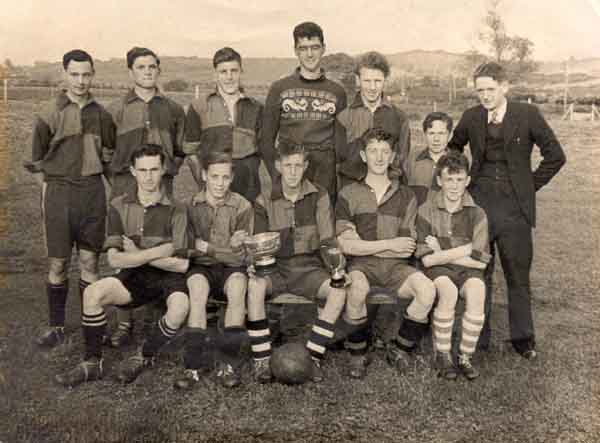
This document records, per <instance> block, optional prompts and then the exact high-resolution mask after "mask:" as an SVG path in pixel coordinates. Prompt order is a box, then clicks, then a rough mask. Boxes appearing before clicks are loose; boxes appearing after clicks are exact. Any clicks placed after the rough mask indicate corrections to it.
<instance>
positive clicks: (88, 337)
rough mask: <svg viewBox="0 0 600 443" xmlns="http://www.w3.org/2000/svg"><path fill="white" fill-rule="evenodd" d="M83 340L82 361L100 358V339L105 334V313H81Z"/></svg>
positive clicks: (102, 311)
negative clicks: (83, 353)
mask: <svg viewBox="0 0 600 443" xmlns="http://www.w3.org/2000/svg"><path fill="white" fill-rule="evenodd" d="M81 326H82V328H83V338H84V340H85V355H84V359H85V360H89V359H91V358H97V359H101V358H102V337H104V334H105V332H106V313H105V312H104V309H102V310H101V311H100V312H99V313H97V314H86V313H85V312H84V313H83V315H82V317H81Z"/></svg>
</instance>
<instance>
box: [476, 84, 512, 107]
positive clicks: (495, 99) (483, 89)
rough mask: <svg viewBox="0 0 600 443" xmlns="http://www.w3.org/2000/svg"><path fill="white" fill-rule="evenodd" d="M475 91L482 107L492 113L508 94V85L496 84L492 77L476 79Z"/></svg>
mask: <svg viewBox="0 0 600 443" xmlns="http://www.w3.org/2000/svg"><path fill="white" fill-rule="evenodd" d="M475 91H477V96H478V97H479V101H480V102H481V104H482V105H483V107H484V108H485V109H487V110H488V111H493V110H494V109H496V108H497V107H498V106H500V105H501V104H502V103H503V102H504V100H505V96H506V93H507V92H508V83H507V82H502V83H498V82H497V81H496V80H494V79H493V78H492V77H477V79H475Z"/></svg>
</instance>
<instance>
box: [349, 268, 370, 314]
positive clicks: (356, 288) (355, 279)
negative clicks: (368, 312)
mask: <svg viewBox="0 0 600 443" xmlns="http://www.w3.org/2000/svg"><path fill="white" fill-rule="evenodd" d="M350 277H351V279H352V285H351V286H350V288H349V289H348V298H347V302H348V304H349V305H351V306H352V307H357V306H362V305H364V304H365V303H366V301H367V295H368V293H369V290H370V289H371V287H370V286H369V282H368V281H367V278H366V277H365V275H364V274H363V273H362V272H351V273H350Z"/></svg>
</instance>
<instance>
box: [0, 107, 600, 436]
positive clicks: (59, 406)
mask: <svg viewBox="0 0 600 443" xmlns="http://www.w3.org/2000/svg"><path fill="white" fill-rule="evenodd" d="M38 108H39V105H37V104H34V103H33V102H10V103H9V110H8V117H7V118H8V120H7V122H8V124H7V128H8V131H7V133H6V134H5V136H4V135H2V127H1V125H0V141H1V140H2V139H3V137H6V140H7V143H6V144H5V145H3V146H2V148H3V149H4V152H2V155H3V159H6V160H5V161H3V162H2V166H3V168H2V172H3V179H2V181H1V184H2V186H0V188H1V191H2V199H1V200H0V221H1V222H2V227H3V228H2V229H3V230H2V233H3V235H2V237H0V254H1V255H3V256H4V257H5V258H6V259H7V260H8V262H10V261H11V260H13V261H15V262H16V261H19V260H21V261H22V262H23V265H24V267H25V272H12V273H4V274H0V286H1V288H2V289H1V296H0V442H3V443H9V442H10V443H12V442H21V441H22V442H65V443H66V442H73V443H74V442H196V441H198V442H204V441H212V442H231V441H242V442H258V441H284V442H285V441H306V442H317V441H339V442H342V441H370V442H393V441H403V442H404V441H405V442H455V443H458V442H465V443H466V442H498V443H500V442H502V443H504V442H540V443H541V442H585V443H591V442H597V441H600V417H599V412H598V411H599V410H600V383H599V380H600V326H599V324H598V316H599V314H600V301H599V300H598V297H597V294H598V282H599V281H600V278H599V277H600V276H599V273H600V255H599V254H598V252H597V251H598V247H599V246H600V238H599V235H600V234H599V233H600V226H598V221H597V220H598V219H600V198H599V197H598V191H597V190H598V189H600V187H599V185H600V173H599V172H598V171H599V166H600V162H599V161H598V156H600V131H599V126H598V124H597V123H596V124H592V123H583V122H578V123H570V122H562V121H558V120H552V121H551V124H552V126H553V127H554V128H555V130H556V132H557V135H558V137H559V139H561V141H562V142H563V144H564V147H565V150H566V152H567V156H568V163H567V166H566V167H565V168H564V170H563V171H562V172H561V173H560V175H559V176H558V177H557V178H556V179H555V180H554V181H553V182H552V183H551V184H550V185H548V186H547V187H546V188H544V189H543V190H542V191H541V192H540V193H539V194H538V209H539V226H538V229H537V230H536V232H535V248H536V255H535V263H534V269H533V273H532V287H533V294H534V309H535V314H534V316H535V321H536V327H537V333H538V347H539V351H540V354H541V356H540V358H539V359H538V360H537V361H535V362H527V361H525V360H523V359H522V358H520V357H519V356H517V355H516V354H514V353H513V352H512V351H511V349H510V347H509V346H507V344H506V343H505V340H506V338H507V336H508V333H507V329H506V326H507V321H506V315H507V314H506V303H505V291H504V285H503V283H501V284H499V285H498V288H497V289H496V292H495V294H494V296H495V299H494V300H495V307H494V312H493V325H494V330H495V337H494V341H493V344H492V349H491V350H490V351H489V352H487V353H485V354H480V355H477V359H476V363H477V365H478V366H479V367H480V369H481V372H482V377H481V378H480V379H478V380H477V381H475V382H472V383H469V382H467V381H465V380H464V379H461V380H459V381H457V382H454V383H448V382H444V381H441V380H439V379H437V378H436V377H435V374H434V373H433V372H432V370H431V369H430V353H429V351H428V350H427V349H426V351H425V352H424V353H423V354H422V355H420V356H419V358H417V359H416V362H415V365H414V367H413V368H412V369H411V370H410V371H409V372H408V373H406V374H402V375H400V374H398V373H396V372H395V371H394V370H392V369H391V368H389V367H388V366H387V365H386V363H385V362H384V360H383V358H382V355H381V354H377V353H376V354H375V360H374V363H373V364H372V366H371V367H370V371H369V374H368V376H367V378H366V379H365V380H364V381H361V382H353V381H350V380H349V379H348V378H347V377H346V376H345V372H346V355H345V354H344V353H341V352H333V353H330V354H329V356H328V359H327V365H326V373H327V378H326V381H325V382H324V383H323V384H321V385H315V384H306V385H303V386H299V387H287V386H282V385H279V384H272V385H268V386H261V385H257V384H255V383H254V382H252V381H251V380H250V375H249V373H245V374H244V385H243V386H242V387H241V388H239V389H237V390H234V391H229V390H225V389H224V388H221V387H220V386H219V385H217V384H215V383H214V382H213V381H212V380H207V381H206V383H205V384H204V385H203V386H202V387H201V388H200V389H198V390H196V391H194V392H192V393H186V394H181V393H178V392H175V391H174V390H173V389H172V387H171V385H172V382H173V380H174V378H175V377H176V376H178V375H179V374H180V371H181V355H180V354H181V351H180V347H179V346H178V343H175V344H174V345H173V346H171V347H170V348H169V349H167V350H166V351H165V352H164V353H163V354H162V355H161V357H160V359H159V364H158V367H156V368H154V369H153V370H152V371H149V372H148V373H144V374H143V375H142V376H141V377H140V378H139V379H138V380H137V381H136V382H135V383H133V384H132V385H130V386H121V385H119V384H117V383H116V382H114V381H113V380H112V378H111V374H114V369H115V368H116V366H117V364H118V362H119V361H120V360H122V359H123V358H124V357H125V356H127V355H128V354H129V353H130V352H132V351H133V350H134V348H133V347H130V348H128V349H125V350H123V351H120V350H107V351H106V355H105V361H106V362H107V369H108V371H107V373H108V376H107V377H106V378H105V379H104V380H103V381H100V382H96V383H90V384H88V385H86V386H82V387H80V388H77V389H74V390H66V389H64V388H62V387H59V386H57V385H55V384H54V383H53V381H52V379H53V376H54V374H55V373H56V372H58V371H61V370H64V369H66V368H69V367H71V366H72V365H74V364H76V363H77V362H78V361H79V359H80V356H81V353H82V349H83V342H82V339H81V335H80V330H79V328H78V323H79V320H78V313H79V301H78V298H77V296H76V293H75V292H74V291H72V292H71V295H70V298H69V312H68V320H67V330H68V333H69V337H70V340H69V342H68V343H67V344H66V345H65V346H62V347H60V348H58V349H55V350H52V351H50V352H40V351H38V350H37V349H35V348H34V346H33V345H32V344H31V340H32V337H34V336H35V334H36V333H37V332H38V331H39V329H40V328H41V326H42V325H43V324H44V322H45V320H46V315H47V314H46V309H47V308H46V300H45V295H44V274H45V260H44V257H43V253H44V252H43V251H44V249H43V244H42V237H41V229H40V214H39V208H38V202H39V191H38V189H37V187H36V186H35V185H34V183H33V181H32V180H31V178H30V177H29V176H28V175H27V174H26V173H25V172H24V171H23V169H22V168H21V167H20V153H21V152H22V151H23V149H25V146H26V137H27V134H28V132H29V131H30V129H31V117H32V113H33V112H34V111H35V110H36V109H38ZM424 112H425V110H423V113H424ZM1 121H2V115H1V114H0V122H1ZM417 127H418V122H415V140H417V144H419V143H420V142H421V140H422V138H421V137H420V136H417V129H416V128H417ZM0 145H1V144H0ZM7 177H8V180H6V178H7ZM191 189H192V188H191V183H190V176H189V173H188V172H187V170H185V171H184V173H183V176H182V179H181V180H180V181H179V183H177V188H176V192H177V193H179V194H183V195H188V194H189V193H190V192H191ZM8 262H7V263H8ZM7 269H8V270H10V269H12V268H10V267H8V268H7ZM15 269H17V270H18V267H17V268H15ZM75 278H76V274H73V275H72V281H73V282H75V281H76V280H75ZM497 279H498V280H499V281H500V282H502V276H501V273H500V272H499V273H498V275H497ZM72 286H73V287H74V286H76V285H75V284H73V285H72ZM290 309H291V308H290ZM311 309H312V308H310V307H303V308H298V312H295V313H293V315H291V316H290V324H288V325H287V326H288V328H289V329H290V330H289V331H288V333H290V334H296V333H298V334H301V333H304V332H305V328H302V327H300V326H301V325H300V323H299V319H301V318H303V317H304V318H306V317H308V316H309V315H310V314H311V313H312V311H311ZM290 339H298V337H293V336H292V337H290Z"/></svg>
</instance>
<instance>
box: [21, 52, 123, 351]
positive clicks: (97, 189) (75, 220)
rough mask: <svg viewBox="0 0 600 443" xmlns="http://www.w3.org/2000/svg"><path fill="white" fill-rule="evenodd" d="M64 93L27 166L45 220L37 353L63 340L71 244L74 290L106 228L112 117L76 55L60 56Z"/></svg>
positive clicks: (94, 265)
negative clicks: (75, 261) (44, 310)
mask: <svg viewBox="0 0 600 443" xmlns="http://www.w3.org/2000/svg"><path fill="white" fill-rule="evenodd" d="M63 68H64V74H65V82H66V85H67V89H66V90H65V91H62V92H61V93H60V94H59V95H58V97H57V98H56V99H55V100H53V101H52V102H51V103H50V105H49V106H48V107H47V108H46V109H44V110H43V111H42V112H41V113H40V114H39V116H38V117H37V119H36V121H35V123H34V128H33V137H32V145H31V161H28V162H26V163H25V167H26V168H27V169H28V170H29V171H30V172H32V173H33V175H34V177H35V179H36V181H37V182H38V183H39V184H40V185H41V186H42V219H43V223H44V234H45V240H46V248H47V253H48V268H49V270H48V281H47V283H46V294H47V297H48V310H49V328H48V329H46V330H45V331H44V332H43V333H42V334H41V335H40V336H39V337H37V339H36V343H37V345H39V346H42V347H49V348H51V347H54V346H56V345H58V344H61V343H63V342H64V339H65V333H64V326H65V306H66V301H67V294H68V292H69V280H68V275H69V263H70V260H71V254H72V251H73V245H75V247H76V248H77V251H78V254H79V269H80V270H81V276H80V280H79V291H80V294H83V292H84V290H85V288H86V287H87V286H88V285H89V284H90V283H93V282H95V281H96V280H97V279H98V256H99V253H100V251H101V250H102V243H103V242H104V236H105V227H106V195H105V190H104V183H103V181H102V173H103V172H104V171H105V170H106V168H107V163H106V162H105V159H106V155H107V154H110V153H111V152H112V150H113V149H114V127H113V123H112V120H111V117H110V114H109V113H108V112H107V111H106V110H105V109H104V108H103V107H102V106H100V105H99V104H98V103H97V102H96V100H95V99H94V97H93V96H92V95H91V93H90V88H91V86H92V79H93V78H94V73H95V71H94V61H93V60H92V57H91V56H90V55H89V54H88V53H87V52H85V51H82V50H80V49H74V50H72V51H69V52H67V53H66V54H65V55H64V56H63Z"/></svg>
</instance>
